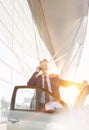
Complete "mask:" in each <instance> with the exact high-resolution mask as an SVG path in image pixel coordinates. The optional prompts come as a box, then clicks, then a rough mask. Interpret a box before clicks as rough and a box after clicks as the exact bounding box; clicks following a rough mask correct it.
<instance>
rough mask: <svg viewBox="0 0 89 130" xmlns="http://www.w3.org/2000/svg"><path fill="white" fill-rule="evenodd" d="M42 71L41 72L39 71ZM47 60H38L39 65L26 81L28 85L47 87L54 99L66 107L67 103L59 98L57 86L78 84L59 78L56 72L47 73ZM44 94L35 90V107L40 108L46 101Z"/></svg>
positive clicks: (50, 99)
mask: <svg viewBox="0 0 89 130" xmlns="http://www.w3.org/2000/svg"><path fill="white" fill-rule="evenodd" d="M40 71H41V72H42V73H41V74H40V73H39V72H40ZM48 71H49V62H48V60H46V59H43V60H42V61H40V66H39V67H37V70H36V71H35V72H34V73H33V75H32V77H31V78H30V79H29V81H28V82H27V85H28V86H37V87H42V88H46V87H47V88H48V91H49V92H51V93H52V94H53V95H54V97H55V98H56V100H58V101H60V103H61V104H62V105H63V107H68V106H67V104H66V103H65V102H64V101H63V100H62V99H61V97H60V92H59V87H60V85H61V86H63V87H65V86H66V87H67V86H72V85H77V86H79V85H80V84H76V83H73V82H70V81H64V80H62V79H60V77H59V76H58V75H57V74H49V73H48ZM45 77H46V86H45V85H44V82H45ZM45 96H46V95H44V92H42V91H38V90H37V91H36V107H37V108H39V107H40V108H41V106H44V105H45V103H46V101H45ZM53 100H54V99H52V98H48V101H53Z"/></svg>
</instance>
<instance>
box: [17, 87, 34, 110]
mask: <svg viewBox="0 0 89 130" xmlns="http://www.w3.org/2000/svg"><path fill="white" fill-rule="evenodd" d="M34 94H35V90H34V89H18V90H17V93H16V100H15V109H26V110H29V109H30V105H31V100H32V98H33V97H34Z"/></svg>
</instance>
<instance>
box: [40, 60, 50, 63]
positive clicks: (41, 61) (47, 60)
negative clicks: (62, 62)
mask: <svg viewBox="0 0 89 130" xmlns="http://www.w3.org/2000/svg"><path fill="white" fill-rule="evenodd" d="M44 61H46V62H49V61H48V60H47V59H43V60H41V61H40V64H41V63H42V62H44Z"/></svg>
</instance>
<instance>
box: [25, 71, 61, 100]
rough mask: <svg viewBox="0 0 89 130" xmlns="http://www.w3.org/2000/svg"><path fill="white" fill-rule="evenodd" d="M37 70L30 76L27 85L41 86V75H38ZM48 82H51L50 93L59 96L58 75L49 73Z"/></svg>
mask: <svg viewBox="0 0 89 130" xmlns="http://www.w3.org/2000/svg"><path fill="white" fill-rule="evenodd" d="M37 75H38V72H35V73H34V74H33V75H32V77H31V78H30V79H29V81H28V82H27V85H28V86H34V85H35V86H38V87H42V75H38V76H37ZM49 78H50V83H51V89H52V93H53V95H54V96H55V97H58V98H60V93H59V84H60V79H59V76H58V75H56V74H50V75H49Z"/></svg>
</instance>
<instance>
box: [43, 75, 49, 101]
mask: <svg viewBox="0 0 89 130" xmlns="http://www.w3.org/2000/svg"><path fill="white" fill-rule="evenodd" d="M44 88H45V90H46V91H48V83H47V80H46V77H44ZM46 102H49V95H48V94H47V93H45V103H46Z"/></svg>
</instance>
